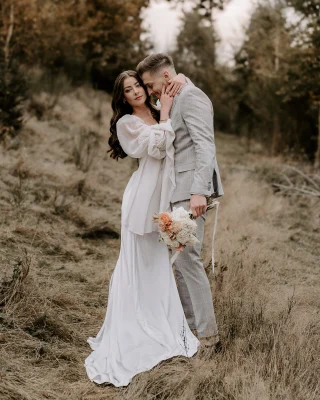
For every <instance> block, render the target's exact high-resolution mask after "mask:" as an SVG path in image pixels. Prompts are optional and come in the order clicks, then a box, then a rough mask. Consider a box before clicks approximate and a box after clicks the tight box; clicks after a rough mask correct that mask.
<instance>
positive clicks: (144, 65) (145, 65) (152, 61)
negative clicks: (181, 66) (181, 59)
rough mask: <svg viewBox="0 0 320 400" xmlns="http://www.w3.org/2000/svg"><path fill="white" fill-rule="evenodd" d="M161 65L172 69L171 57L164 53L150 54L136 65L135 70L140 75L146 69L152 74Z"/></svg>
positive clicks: (160, 67)
mask: <svg viewBox="0 0 320 400" xmlns="http://www.w3.org/2000/svg"><path fill="white" fill-rule="evenodd" d="M163 67H169V68H171V69H174V64H173V60H172V58H171V57H170V56H169V55H168V54H165V53H157V54H151V55H150V56H148V57H146V58H145V59H144V60H142V61H141V62H140V63H139V64H138V65H137V72H138V74H139V75H140V76H142V74H143V73H144V72H147V71H148V72H150V73H151V74H154V73H156V72H158V71H159V70H160V69H162V68H163Z"/></svg>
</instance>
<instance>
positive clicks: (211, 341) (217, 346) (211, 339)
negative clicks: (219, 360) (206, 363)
mask: <svg viewBox="0 0 320 400" xmlns="http://www.w3.org/2000/svg"><path fill="white" fill-rule="evenodd" d="M199 340H200V343H201V346H202V347H206V348H208V347H212V346H214V351H215V353H220V352H221V350H222V343H221V341H220V339H219V335H215V336H205V337H200V338H199Z"/></svg>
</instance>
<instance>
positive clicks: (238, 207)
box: [0, 87, 320, 400]
mask: <svg viewBox="0 0 320 400" xmlns="http://www.w3.org/2000/svg"><path fill="white" fill-rule="evenodd" d="M35 115H37V117H36V116H35ZM110 115H111V110H110V98H109V97H108V96H107V95H105V94H104V93H101V92H95V91H93V90H92V89H91V88H89V87H82V88H79V89H77V90H74V91H72V92H70V93H67V94H64V95H61V96H60V97H59V98H57V99H55V101H52V98H51V97H50V95H49V94H46V93H42V94H39V95H37V96H35V97H34V98H33V99H32V102H31V104H30V106H29V113H28V115H26V122H25V128H24V130H23V132H22V133H21V134H20V135H19V136H18V137H16V138H15V139H13V140H8V141H7V142H6V143H3V145H2V147H1V148H0V152H1V157H0V173H1V180H0V221H1V225H0V262H1V271H0V278H1V282H2V283H1V287H0V295H1V297H0V301H1V309H0V310H1V314H0V343H1V365H0V374H1V375H0V376H1V379H0V397H1V399H4V400H9V399H10V400H43V399H52V400H66V399H68V400H80V399H83V400H93V399H94V400H99V399H101V400H102V399H130V400H132V399H148V400H149V399H150V400H151V399H185V400H186V399H188V400H189V399H190V400H191V399H192V400H193V399H197V400H200V399H201V400H207V399H237V400H238V399H239V400H250V399H252V400H256V399H259V400H260V399H261V400H264V399H272V400H274V399H288V400H293V399H294V400H299V399H301V400H302V399H303V400H309V399H310V400H311V399H316V398H317V397H318V396H320V393H319V390H320V388H319V383H318V377H319V375H320V341H319V328H320V324H319V306H320V298H319V290H320V279H319V278H320V269H319V264H320V262H319V260H320V246H319V238H320V203H319V196H318V197H317V196H316V195H313V194H312V195H310V194H309V195H306V194H303V195H302V193H301V192H299V191H295V190H291V191H288V190H287V191H284V190H282V189H281V186H279V185H282V184H283V181H286V179H289V181H290V182H298V183H297V184H300V182H301V180H302V181H303V182H302V183H301V185H303V186H302V187H303V188H305V189H304V190H305V191H306V190H307V189H306V188H308V187H309V186H306V185H307V184H309V185H311V183H310V181H309V183H308V179H309V180H311V181H313V182H314V185H313V189H314V190H313V191H312V190H311V189H310V190H309V189H308V190H309V191H311V192H312V193H314V192H315V188H316V187H317V185H319V182H320V178H319V176H315V175H312V174H313V173H312V171H311V170H309V169H308V166H298V165H296V164H295V166H296V167H298V168H299V171H300V168H302V171H304V172H303V173H304V175H305V177H307V178H308V179H307V178H303V176H302V175H301V174H299V172H297V171H296V170H295V169H292V168H288V167H286V166H285V165H284V164H283V161H282V160H281V159H270V158H266V157H265V156H264V155H263V151H262V149H261V148H260V147H258V146H256V147H255V148H254V149H253V150H252V151H251V152H250V153H247V151H246V146H245V144H244V143H242V142H241V141H240V140H239V139H238V138H237V137H235V136H232V135H226V134H223V133H216V145H217V154H218V162H219V167H220V171H221V173H222V179H223V184H224V190H225V196H224V197H223V198H222V199H221V204H220V211H219V219H218V230H217V236H216V247H215V254H216V270H215V274H214V276H213V275H212V272H211V267H210V264H209V261H210V242H211V234H212V221H213V214H212V211H210V214H209V216H208V219H207V223H206V235H205V242H204V260H205V264H206V265H207V272H208V274H209V278H210V281H211V283H212V290H213V296H214V305H215V309H216V314H217V321H218V325H219V327H220V332H221V337H222V340H223V342H224V344H225V349H224V351H223V352H222V353H220V354H219V355H216V354H214V353H212V351H210V350H200V351H199V352H198V353H197V355H196V356H195V357H193V358H192V359H185V358H183V357H176V358H174V359H170V360H168V361H165V362H162V363H160V364H159V365H158V366H156V367H155V368H154V369H153V370H151V371H148V372H145V373H142V374H139V375H137V376H136V377H135V378H134V379H133V381H132V383H131V384H130V385H129V386H128V387H126V388H121V389H115V388H113V387H111V386H109V385H102V386H98V385H96V384H94V383H91V382H90V381H89V380H88V378H87V375H86V373H85V369H84V367H83V362H84V359H85V358H86V357H87V356H88V354H89V353H90V352H91V349H90V347H89V345H88V344H87V343H86V339H87V338H88V337H89V336H94V335H96V334H97V332H98V330H99V329H100V327H101V324H102V322H103V319H104V316H105V311H106V304H107V296H108V286H109V279H110V277H111V274H112V271H113V268H114V267H115V264H116V261H117V257H118V253H119V244H120V241H119V235H120V233H121V232H120V207H121V199H122V194H123V191H124V188H125V186H126V184H127V182H128V180H129V177H130V175H131V173H132V172H133V171H134V170H135V168H136V161H135V160H132V159H130V158H129V157H128V158H126V159H124V160H120V161H119V162H116V161H115V160H112V159H110V157H109V155H108V154H107V153H106V149H107V148H108V146H107V138H108V123H109V120H110ZM292 165H294V164H293V163H292ZM284 177H285V178H284ZM274 184H275V185H274ZM276 185H278V186H276ZM311 186H312V185H311Z"/></svg>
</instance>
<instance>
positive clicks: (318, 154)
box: [314, 101, 320, 168]
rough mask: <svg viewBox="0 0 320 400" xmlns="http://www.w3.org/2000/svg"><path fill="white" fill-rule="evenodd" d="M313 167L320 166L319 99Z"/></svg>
mask: <svg viewBox="0 0 320 400" xmlns="http://www.w3.org/2000/svg"><path fill="white" fill-rule="evenodd" d="M314 167H315V168H320V101H319V102H318V144H317V152H316V155H315V158H314Z"/></svg>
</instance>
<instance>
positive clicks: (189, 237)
mask: <svg viewBox="0 0 320 400" xmlns="http://www.w3.org/2000/svg"><path fill="white" fill-rule="evenodd" d="M215 206H216V215H215V220H214V226H213V235H212V271H214V237H215V233H216V227H217V216H218V208H219V202H218V201H214V202H212V203H211V202H210V204H208V205H207V208H206V211H208V210H210V209H211V208H213V207H215ZM152 220H153V222H155V223H158V226H159V231H160V241H163V242H164V243H165V244H166V245H167V247H168V248H169V249H171V250H176V253H175V255H174V256H173V257H171V259H170V260H171V264H173V262H174V261H175V260H176V258H177V256H178V254H180V253H179V252H181V251H182V250H183V249H184V248H185V247H186V246H187V245H194V244H196V243H199V240H198V239H197V237H196V230H197V223H196V221H195V220H194V217H193V214H192V212H191V211H190V210H189V211H186V210H185V209H184V208H183V207H179V208H176V207H173V211H171V212H162V213H160V214H154V215H153V217H152Z"/></svg>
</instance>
